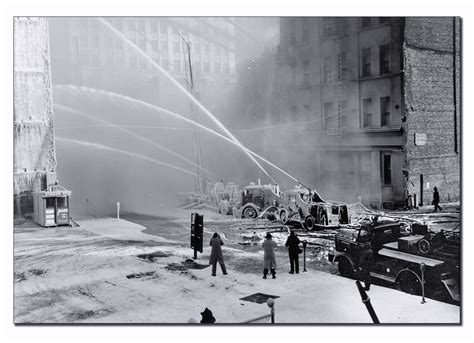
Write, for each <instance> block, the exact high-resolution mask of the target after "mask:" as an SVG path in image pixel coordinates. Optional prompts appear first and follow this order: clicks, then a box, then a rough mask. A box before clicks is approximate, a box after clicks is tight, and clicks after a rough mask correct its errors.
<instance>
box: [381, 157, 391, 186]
mask: <svg viewBox="0 0 474 343" xmlns="http://www.w3.org/2000/svg"><path fill="white" fill-rule="evenodd" d="M382 173H383V175H382V179H383V184H384V185H391V184H392V156H391V155H382Z"/></svg>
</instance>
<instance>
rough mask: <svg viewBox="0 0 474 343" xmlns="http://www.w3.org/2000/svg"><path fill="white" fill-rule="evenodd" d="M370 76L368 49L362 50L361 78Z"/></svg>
mask: <svg viewBox="0 0 474 343" xmlns="http://www.w3.org/2000/svg"><path fill="white" fill-rule="evenodd" d="M370 75H371V56H370V48H367V49H362V77H366V76H370Z"/></svg>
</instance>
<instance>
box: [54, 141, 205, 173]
mask: <svg viewBox="0 0 474 343" xmlns="http://www.w3.org/2000/svg"><path fill="white" fill-rule="evenodd" d="M55 140H57V141H60V142H67V143H74V144H77V145H81V146H85V147H88V148H94V149H100V150H106V151H112V152H115V153H119V154H122V155H127V156H130V157H133V158H138V159H141V160H144V161H148V162H151V163H154V164H158V165H160V166H165V167H168V168H172V169H175V170H179V171H181V172H183V173H187V174H190V175H193V176H197V174H196V173H193V172H192V171H189V170H186V169H183V168H181V167H178V166H175V165H173V164H169V163H166V162H163V161H159V160H155V159H153V158H149V157H147V156H144V155H140V154H136V153H134V152H129V151H125V150H120V149H115V148H112V147H109V146H107V145H102V144H97V143H91V142H85V141H80V140H76V139H71V138H63V137H55Z"/></svg>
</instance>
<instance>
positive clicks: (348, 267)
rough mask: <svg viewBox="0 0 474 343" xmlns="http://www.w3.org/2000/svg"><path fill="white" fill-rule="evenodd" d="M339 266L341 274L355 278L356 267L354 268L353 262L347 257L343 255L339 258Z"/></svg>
mask: <svg viewBox="0 0 474 343" xmlns="http://www.w3.org/2000/svg"><path fill="white" fill-rule="evenodd" d="M337 268H338V269H339V274H341V276H344V277H347V278H350V279H352V278H354V269H353V268H352V264H351V262H350V261H349V259H347V258H346V257H344V256H342V257H340V258H339V261H338V263H337Z"/></svg>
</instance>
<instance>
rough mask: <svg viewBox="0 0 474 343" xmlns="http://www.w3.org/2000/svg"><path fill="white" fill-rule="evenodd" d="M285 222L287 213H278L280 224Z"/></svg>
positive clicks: (283, 211) (284, 211) (282, 211)
mask: <svg viewBox="0 0 474 343" xmlns="http://www.w3.org/2000/svg"><path fill="white" fill-rule="evenodd" d="M287 220H288V213H287V212H286V210H284V209H283V210H281V211H280V222H281V223H282V224H285V223H286V221H287Z"/></svg>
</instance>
